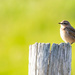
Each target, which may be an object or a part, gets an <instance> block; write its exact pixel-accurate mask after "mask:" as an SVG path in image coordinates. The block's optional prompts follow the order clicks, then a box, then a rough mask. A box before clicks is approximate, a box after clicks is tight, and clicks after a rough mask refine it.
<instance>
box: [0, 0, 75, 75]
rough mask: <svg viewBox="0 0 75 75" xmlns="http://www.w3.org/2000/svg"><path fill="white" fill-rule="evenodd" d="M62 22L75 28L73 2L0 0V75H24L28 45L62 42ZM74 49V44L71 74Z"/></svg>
mask: <svg viewBox="0 0 75 75" xmlns="http://www.w3.org/2000/svg"><path fill="white" fill-rule="evenodd" d="M62 20H68V21H70V23H71V24H72V26H73V27H75V0H66V1H65V0H0V75H28V52H29V45H30V44H33V43H35V42H41V43H42V42H44V43H51V44H52V43H61V42H63V40H62V39H61V37H60V33H59V30H60V25H58V22H61V21H62ZM74 49H75V44H73V45H72V71H71V74H72V75H75V64H74V63H75V50H74Z"/></svg>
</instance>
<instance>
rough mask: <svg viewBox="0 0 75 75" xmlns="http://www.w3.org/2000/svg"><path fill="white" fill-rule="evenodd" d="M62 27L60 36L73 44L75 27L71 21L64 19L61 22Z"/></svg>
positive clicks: (74, 41)
mask: <svg viewBox="0 0 75 75" xmlns="http://www.w3.org/2000/svg"><path fill="white" fill-rule="evenodd" d="M59 24H60V25H61V27H60V36H61V38H62V40H63V41H64V42H65V43H70V44H73V43H75V29H74V28H73V27H72V26H71V24H70V22H69V21H67V20H63V21H62V22H60V23H59Z"/></svg>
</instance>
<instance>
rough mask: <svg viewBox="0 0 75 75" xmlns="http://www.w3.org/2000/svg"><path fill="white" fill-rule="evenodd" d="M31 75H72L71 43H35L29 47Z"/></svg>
mask: <svg viewBox="0 0 75 75" xmlns="http://www.w3.org/2000/svg"><path fill="white" fill-rule="evenodd" d="M29 75H71V46H70V44H69V43H67V44H66V43H61V44H60V45H58V44H55V43H54V44H53V45H52V48H51V52H50V43H46V44H45V43H35V44H33V45H30V46H29Z"/></svg>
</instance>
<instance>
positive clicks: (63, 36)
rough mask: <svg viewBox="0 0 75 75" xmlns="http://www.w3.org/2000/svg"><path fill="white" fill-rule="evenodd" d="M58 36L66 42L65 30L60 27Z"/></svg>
mask: <svg viewBox="0 0 75 75" xmlns="http://www.w3.org/2000/svg"><path fill="white" fill-rule="evenodd" d="M60 36H61V38H62V39H63V40H64V41H65V42H67V37H68V35H67V32H66V31H65V30H64V29H62V28H60Z"/></svg>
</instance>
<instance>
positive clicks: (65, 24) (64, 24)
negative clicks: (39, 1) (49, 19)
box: [59, 20, 71, 27]
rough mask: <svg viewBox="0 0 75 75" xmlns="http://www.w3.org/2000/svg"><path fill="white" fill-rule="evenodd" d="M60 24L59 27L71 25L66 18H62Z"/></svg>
mask: <svg viewBox="0 0 75 75" xmlns="http://www.w3.org/2000/svg"><path fill="white" fill-rule="evenodd" d="M59 24H60V25H61V27H68V26H71V25H70V23H69V22H68V21H66V20H63V21H62V22H60V23H59Z"/></svg>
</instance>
